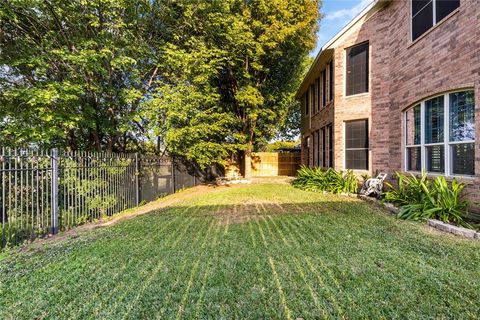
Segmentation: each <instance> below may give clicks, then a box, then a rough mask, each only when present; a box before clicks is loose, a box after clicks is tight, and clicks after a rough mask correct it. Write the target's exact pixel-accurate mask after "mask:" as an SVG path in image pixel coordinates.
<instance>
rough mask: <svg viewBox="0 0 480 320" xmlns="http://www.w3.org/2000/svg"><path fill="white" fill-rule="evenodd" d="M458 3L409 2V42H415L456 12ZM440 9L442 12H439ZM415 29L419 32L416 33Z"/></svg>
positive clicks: (456, 0)
mask: <svg viewBox="0 0 480 320" xmlns="http://www.w3.org/2000/svg"><path fill="white" fill-rule="evenodd" d="M460 3H461V1H460V0H448V1H446V0H410V31H411V32H410V34H411V41H412V42H414V41H416V40H417V39H419V38H421V37H422V36H423V35H425V34H427V33H428V32H429V31H430V30H432V29H433V27H435V25H437V24H439V23H441V22H443V21H444V20H445V19H446V18H448V17H449V16H450V15H451V14H452V13H453V12H455V11H456V10H458V8H459V7H460ZM416 4H417V5H416ZM442 9H443V10H444V11H441V10H442ZM416 18H418V19H416ZM426 18H427V20H425V19H426ZM428 19H431V21H429V20H428ZM415 28H417V30H418V28H420V30H418V31H416V30H415ZM422 29H423V30H422Z"/></svg>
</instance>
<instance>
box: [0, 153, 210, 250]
mask: <svg viewBox="0 0 480 320" xmlns="http://www.w3.org/2000/svg"><path fill="white" fill-rule="evenodd" d="M190 171H192V170H187V169H186V167H185V166H183V165H180V164H176V163H175V162H174V161H172V159H170V158H167V157H155V156H145V155H141V154H138V153H137V154H133V155H129V154H115V153H104V152H83V151H82V152H79V151H73V152H72V151H60V150H57V149H52V150H42V149H18V148H13V149H12V148H5V147H2V148H1V149H0V183H1V185H0V189H1V191H0V197H1V198H0V204H1V205H2V209H1V211H0V215H1V223H2V225H1V228H0V232H1V236H0V241H1V242H0V248H2V247H5V246H7V245H15V244H19V243H21V242H23V241H26V240H28V241H32V240H34V239H35V238H38V237H48V236H50V235H51V234H55V233H57V232H59V231H64V230H68V229H71V228H74V227H76V226H77V225H79V224H81V223H85V222H88V221H92V220H97V219H101V218H102V217H103V216H105V215H108V216H111V215H114V214H117V213H119V212H121V211H123V210H125V209H129V208H132V207H135V206H138V205H139V204H140V203H142V202H144V201H152V200H155V199H156V198H158V197H160V196H162V195H164V194H169V193H173V192H175V190H177V189H180V188H183V187H189V186H195V185H196V184H197V181H202V178H200V179H198V178H197V177H196V174H195V173H193V174H192V173H191V172H190ZM193 172H195V170H193ZM203 179H205V177H203ZM176 181H178V184H179V185H178V188H177V187H176Z"/></svg>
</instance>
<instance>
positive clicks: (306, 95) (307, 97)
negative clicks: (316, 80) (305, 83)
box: [305, 88, 310, 116]
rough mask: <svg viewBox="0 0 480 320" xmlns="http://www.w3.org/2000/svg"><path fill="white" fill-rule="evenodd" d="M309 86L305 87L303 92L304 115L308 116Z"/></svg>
mask: <svg viewBox="0 0 480 320" xmlns="http://www.w3.org/2000/svg"><path fill="white" fill-rule="evenodd" d="M309 91H310V88H308V89H307V92H305V115H306V116H308V114H309V111H310V95H309Z"/></svg>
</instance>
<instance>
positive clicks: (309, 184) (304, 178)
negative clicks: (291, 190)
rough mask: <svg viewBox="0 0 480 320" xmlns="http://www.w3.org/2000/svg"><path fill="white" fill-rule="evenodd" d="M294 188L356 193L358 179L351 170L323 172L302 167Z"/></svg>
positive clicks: (328, 170)
mask: <svg viewBox="0 0 480 320" xmlns="http://www.w3.org/2000/svg"><path fill="white" fill-rule="evenodd" d="M292 184H293V186H295V187H297V188H300V189H303V190H307V191H316V192H319V191H329V192H332V193H347V192H349V193H356V192H357V188H358V180H357V177H356V176H355V175H354V174H353V172H352V171H351V170H349V171H347V172H345V173H344V172H342V171H336V170H335V169H332V168H330V169H327V170H323V169H321V168H309V167H307V166H302V167H301V168H300V170H298V173H297V178H296V179H295V180H294V181H293V182H292Z"/></svg>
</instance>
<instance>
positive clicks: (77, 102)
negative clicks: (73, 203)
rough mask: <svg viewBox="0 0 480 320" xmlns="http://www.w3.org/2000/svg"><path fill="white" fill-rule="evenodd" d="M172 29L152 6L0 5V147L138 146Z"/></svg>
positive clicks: (52, 1)
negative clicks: (145, 106) (147, 101)
mask: <svg viewBox="0 0 480 320" xmlns="http://www.w3.org/2000/svg"><path fill="white" fill-rule="evenodd" d="M169 22H171V20H169V17H168V16H164V10H163V5H162V4H161V2H157V1H151V0H139V1H129V0H88V1H86V0H71V1H64V0H3V1H1V2H0V46H1V49H0V90H1V91H0V106H1V108H0V129H1V131H2V134H1V136H0V143H2V144H15V145H21V144H27V143H34V144H40V145H45V146H68V147H69V148H70V149H73V150H75V149H97V150H99V149H107V150H117V151H121V150H126V149H128V148H130V147H131V145H132V143H133V144H135V143H137V142H138V140H139V136H141V135H143V134H144V132H143V130H144V128H143V126H144V124H143V123H142V121H141V119H140V118H139V116H138V112H139V108H140V106H141V103H142V102H143V101H144V100H145V99H146V98H148V95H149V93H150V92H151V91H152V90H153V85H154V83H155V80H156V79H157V78H158V77H159V73H158V68H157V64H158V60H159V59H161V48H162V46H163V45H164V43H165V41H166V40H168V37H169V34H170V33H169V32H170V31H169V30H171V29H170V28H168V23H169Z"/></svg>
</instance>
